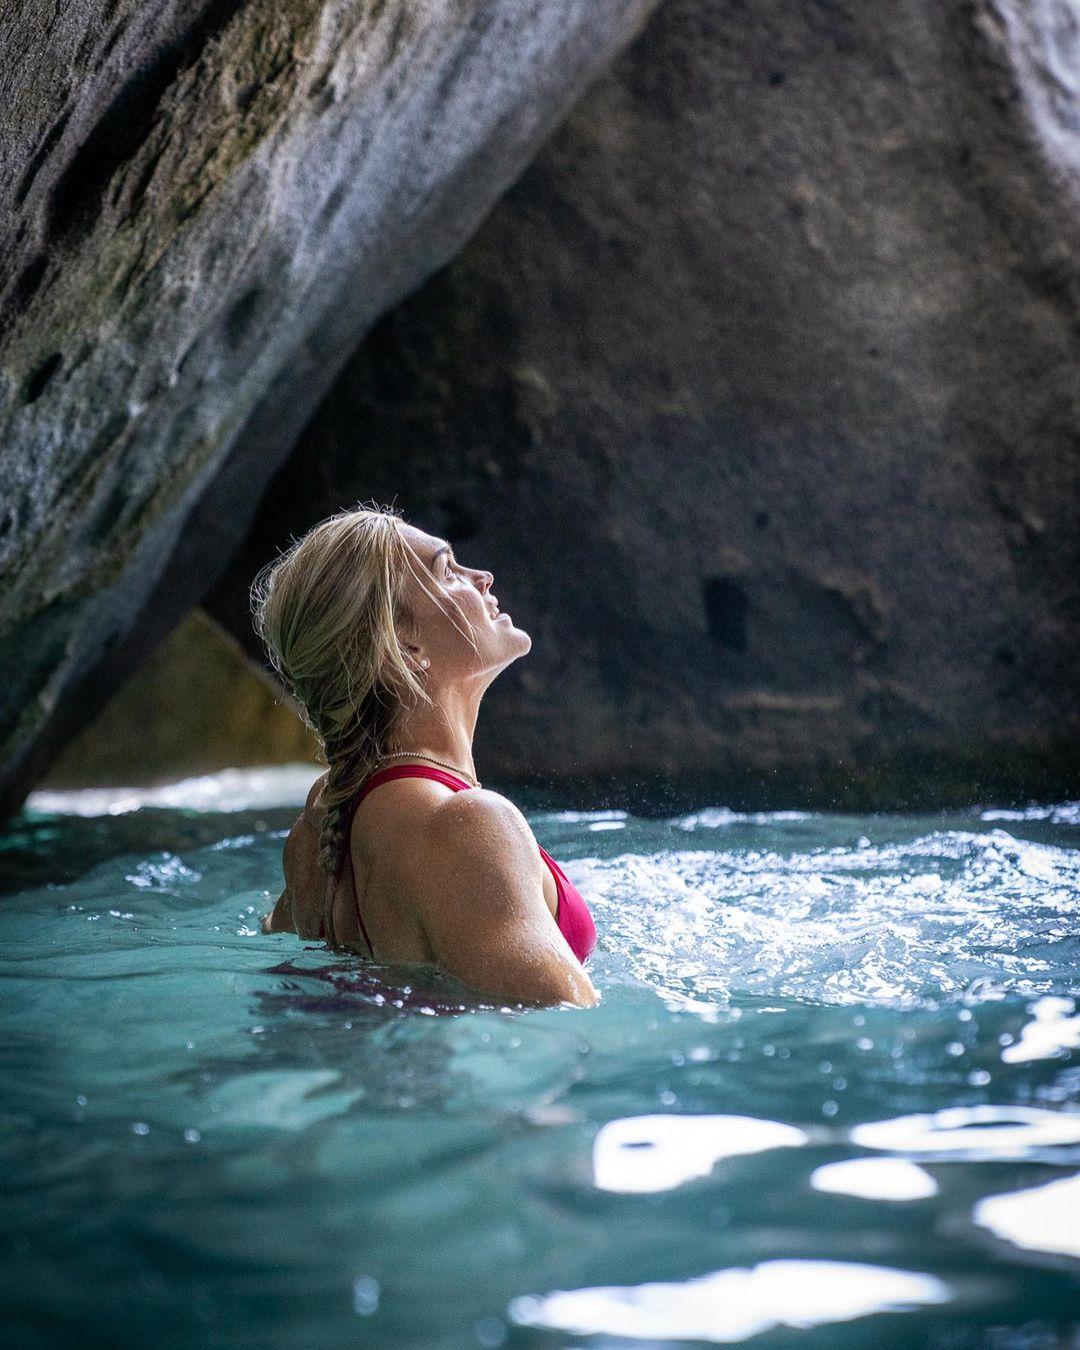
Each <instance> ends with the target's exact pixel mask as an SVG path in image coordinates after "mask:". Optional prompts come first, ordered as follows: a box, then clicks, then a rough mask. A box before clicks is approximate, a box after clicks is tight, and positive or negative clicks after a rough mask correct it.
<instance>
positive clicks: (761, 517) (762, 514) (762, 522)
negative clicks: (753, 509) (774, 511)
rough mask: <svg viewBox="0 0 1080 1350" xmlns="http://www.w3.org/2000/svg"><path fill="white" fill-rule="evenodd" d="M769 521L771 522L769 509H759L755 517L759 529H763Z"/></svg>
mask: <svg viewBox="0 0 1080 1350" xmlns="http://www.w3.org/2000/svg"><path fill="white" fill-rule="evenodd" d="M768 523H769V513H768V511H759V512H758V513H757V515H756V516H755V517H754V524H755V525H756V526H757V527H758V529H759V530H763V529H764V528H765V526H766V525H768Z"/></svg>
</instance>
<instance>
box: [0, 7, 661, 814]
mask: <svg viewBox="0 0 1080 1350" xmlns="http://www.w3.org/2000/svg"><path fill="white" fill-rule="evenodd" d="M651 7H652V4H651V0H576V2H574V3H569V4H567V3H560V4H552V3H549V2H548V0H494V2H493V3H486V4H483V5H481V4H476V3H463V2H462V0H423V2H422V3H421V2H420V0H413V2H412V3H410V0H362V2H361V0H354V2H353V3H345V0H327V2H326V3H317V2H316V0H296V2H295V3H285V4H284V5H282V4H276V3H275V4H271V3H269V0H247V2H246V3H245V2H244V0H203V3H201V4H200V5H188V4H180V3H155V4H136V3H134V0H84V3H80V4H74V5H69V6H64V7H56V6H54V5H51V4H48V5H46V4H42V3H31V4H28V5H26V6H24V7H22V8H21V9H20V10H19V11H18V12H17V14H16V15H15V16H14V18H13V20H12V21H11V23H10V24H9V26H8V27H7V28H6V30H5V60H4V62H3V70H2V72H0V96H2V106H3V108H4V114H3V118H2V122H3V125H2V127H0V147H2V154H0V159H2V168H0V174H2V178H0V203H2V215H3V221H4V228H3V231H2V239H3V243H2V248H3V263H2V267H0V284H2V293H0V316H2V324H3V330H2V336H0V400H2V402H0V447H2V449H0V482H2V483H3V493H2V500H0V677H2V678H0V766H2V768H0V813H6V812H7V811H10V810H11V809H13V808H14V807H16V806H17V805H18V803H19V802H20V801H21V800H22V797H23V795H24V794H25V792H26V791H27V790H28V788H29V787H30V786H31V785H32V783H33V782H34V781H35V780H36V778H37V777H39V776H40V774H41V772H42V771H43V770H44V769H45V767H46V766H47V765H48V763H49V762H50V761H51V760H52V758H53V757H54V756H55V755H56V753H57V752H58V750H59V749H60V748H61V747H62V746H63V745H64V744H65V743H66V741H68V740H69V739H70V737H71V736H72V735H73V734H74V733H75V732H76V731H77V730H78V729H79V728H80V727H81V726H82V725H84V724H85V723H86V722H87V721H88V720H89V719H90V718H91V717H92V715H93V713H94V712H95V711H96V710H97V709H99V708H100V707H101V706H103V704H104V703H105V701H106V699H107V698H108V696H109V695H110V694H111V693H112V691H113V690H114V689H115V687H116V684H117V682H118V680H119V679H120V678H122V677H123V676H124V675H126V674H127V673H129V671H130V670H132V669H133V668H134V667H135V666H137V665H138V664H139V662H140V661H141V660H143V659H145V657H146V656H147V655H148V653H149V652H150V651H151V650H153V648H154V647H155V646H156V644H157V643H158V642H160V641H161V640H162V639H163V638H164V637H165V636H166V635H167V634H168V633H169V632H170V631H171V630H172V629H173V628H174V627H175V626H176V624H177V623H178V622H179V621H180V619H181V618H182V617H183V615H184V614H185V613H186V612H187V611H188V610H189V609H190V608H191V607H192V605H194V604H195V603H197V601H198V599H199V597H200V595H201V593H202V592H203V591H204V590H205V589H206V587H207V586H209V585H210V584H211V583H212V582H213V580H214V579H215V577H216V575H217V574H218V572H219V571H220V570H221V568H222V567H223V566H224V565H225V563H226V562H227V561H228V558H229V556H230V555H231V553H232V551H233V550H234V548H235V547H236V545H237V543H238V542H239V541H240V540H241V539H242V538H243V535H244V532H245V530H246V528H247V525H248V524H249V522H250V518H251V514H252V512H253V510H254V506H255V504H256V502H257V500H258V496H259V492H260V490H261V489H262V487H263V486H264V485H265V483H266V482H267V481H268V479H269V478H270V476H271V475H272V474H273V472H274V470H275V469H276V468H277V467H279V466H280V464H281V462H282V460H283V458H284V457H285V456H286V455H287V453H288V451H289V450H290V449H291V447H292V445H293V443H294V441H295V438H296V435H297V433H298V432H299V430H300V428H301V427H302V426H303V424H304V422H305V421H306V420H307V418H308V416H309V415H310V413H311V411H312V410H313V408H314V407H315V406H317V403H318V401H319V399H320V397H321V396H322V395H323V394H324V393H325V392H326V390H327V388H328V387H329V385H330V383H331V382H332V379H333V377H334V375H335V374H336V373H337V371H338V369H339V368H340V366H341V364H342V363H343V361H344V360H345V359H346V357H347V356H348V355H349V353H350V352H351V351H352V350H354V348H355V346H356V344H357V342H358V341H359V339H360V337H361V336H362V335H363V334H364V332H365V331H366V330H367V329H368V328H369V326H370V325H371V324H372V323H373V322H374V321H375V320H376V319H377V318H378V316H379V315H380V314H382V313H383V312H384V311H385V310H387V309H388V308H389V307H390V306H392V305H393V304H394V303H396V302H397V301H398V300H400V299H401V297H402V296H403V295H405V294H406V293H407V292H408V291H410V290H411V289H412V288H414V287H415V286H416V285H418V284H419V283H420V282H421V281H422V280H423V279H424V278H425V277H426V276H428V275H430V274H431V273H432V272H433V271H434V270H435V269H437V268H438V267H439V266H440V265H441V264H443V263H445V262H446V260H447V259H448V258H449V257H451V256H452V255H453V254H454V252H456V250H457V249H458V248H459V247H460V245H461V244H462V242H463V241H464V240H465V239H466V238H467V237H468V236H469V234H470V233H471V232H472V231H473V230H474V228H475V227H476V225H477V223H478V222H479V221H480V220H481V219H482V217H483V215H484V214H485V212H486V211H487V210H488V209H489V208H490V206H491V204H492V203H493V202H494V201H495V200H496V198H497V197H498V195H499V194H500V193H501V192H502V191H503V190H504V189H505V188H506V186H507V185H508V184H509V183H511V182H512V181H513V180H514V178H515V177H516V176H517V175H518V174H519V173H520V172H521V170H522V169H523V168H524V166H525V165H526V164H527V163H528V161H529V159H530V158H531V157H532V155H533V154H534V152H535V150H536V148H537V146H538V145H539V144H540V143H541V142H542V140H543V139H544V138H545V137H546V136H547V135H548V134H549V132H550V130H551V128H552V127H553V126H554V125H555V124H556V123H557V121H558V120H559V118H560V117H561V116H563V115H564V114H565V112H566V111H567V109H568V108H569V107H570V106H571V105H572V103H573V101H574V100H575V99H576V98H577V97H578V96H579V95H580V93H581V91H582V90H583V88H585V87H586V85H587V84H588V82H589V81H590V80H591V79H592V78H594V77H595V76H596V75H597V74H598V73H599V72H600V71H602V70H603V69H604V68H605V66H606V65H607V63H608V61H609V60H610V58H611V56H612V54H613V53H614V52H615V51H616V50H618V48H619V47H620V46H621V45H622V44H623V43H625V42H626V41H627V40H629V38H630V37H631V36H632V35H633V34H634V33H635V32H636V30H637V29H638V27H639V26H640V23H641V21H642V20H643V18H644V17H645V15H646V14H647V12H648V11H649V10H650V9H651Z"/></svg>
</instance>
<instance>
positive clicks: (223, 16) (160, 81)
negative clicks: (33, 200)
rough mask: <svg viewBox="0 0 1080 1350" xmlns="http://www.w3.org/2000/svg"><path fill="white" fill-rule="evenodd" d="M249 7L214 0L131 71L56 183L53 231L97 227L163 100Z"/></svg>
mask: <svg viewBox="0 0 1080 1350" xmlns="http://www.w3.org/2000/svg"><path fill="white" fill-rule="evenodd" d="M242 7H243V0H209V3H207V4H205V5H203V7H202V9H201V11H199V13H198V14H197V15H196V16H195V18H194V19H193V20H192V21H191V23H190V24H189V25H188V27H187V29H186V30H185V31H183V32H182V33H180V34H179V35H178V36H177V37H175V38H174V39H173V40H172V41H171V42H166V43H165V44H164V46H163V47H162V48H161V50H160V51H159V52H158V53H157V55H156V57H155V58H154V59H153V60H151V61H149V62H148V63H146V64H144V65H141V66H136V67H135V68H134V69H132V70H130V71H129V72H126V79H125V82H124V84H123V85H122V86H121V88H120V91H119V93H118V94H117V96H116V98H115V99H114V100H113V102H112V103H111V104H110V106H109V107H108V108H107V109H106V110H105V112H104V113H103V115H102V117H101V118H100V120H99V121H98V123H97V124H96V126H95V127H94V128H93V130H92V131H90V133H89V134H88V135H87V137H86V139H85V140H84V141H83V143H82V145H81V146H80V147H79V149H78V150H77V151H76V153H75V154H74V156H73V157H72V160H71V163H70V164H69V165H68V166H67V168H66V169H65V170H64V172H63V174H62V175H61V176H60V178H59V179H58V181H57V184H56V186H55V188H54V189H53V192H52V196H51V199H50V202H49V212H48V217H49V224H48V228H49V233H50V234H51V236H52V237H53V239H54V240H68V239H72V238H75V239H81V238H83V237H85V235H86V234H87V233H89V231H90V230H91V229H92V228H93V226H94V224H95V223H96V221H97V217H98V214H99V212H100V210H101V205H102V201H103V200H104V197H105V190H106V188H107V187H108V186H109V183H110V181H111V180H112V177H113V175H114V174H115V173H116V172H117V170H118V169H119V168H120V167H121V166H122V165H124V164H126V163H127V162H128V161H129V160H130V159H132V158H133V157H134V156H135V155H136V154H137V152H138V151H139V149H140V147H141V146H142V145H143V144H144V143H145V142H146V140H147V139H148V137H149V136H150V133H151V130H152V128H153V125H154V118H155V117H156V115H157V110H158V106H159V105H160V103H161V101H162V99H163V98H164V97H165V93H166V91H167V90H168V88H169V86H170V85H171V84H173V82H174V81H175V80H176V78H177V77H178V76H179V75H180V74H181V73H182V72H183V71H185V70H187V69H188V68H189V67H190V66H192V65H194V63H195V62H196V61H198V59H199V58H200V56H201V55H202V53H203V52H204V50H205V49H206V47H207V45H208V44H209V43H210V42H212V41H213V40H214V39H215V38H216V37H217V36H218V35H219V34H220V33H221V32H222V31H223V29H224V28H225V27H226V26H227V25H228V23H229V22H230V21H231V20H232V18H233V17H234V15H235V14H236V13H237V12H238V11H239V10H240V9H241V8H242Z"/></svg>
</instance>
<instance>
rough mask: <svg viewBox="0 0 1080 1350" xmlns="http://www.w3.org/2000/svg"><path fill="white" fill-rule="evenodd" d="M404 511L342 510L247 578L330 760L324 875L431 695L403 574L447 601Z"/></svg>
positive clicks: (268, 639) (281, 668)
mask: <svg viewBox="0 0 1080 1350" xmlns="http://www.w3.org/2000/svg"><path fill="white" fill-rule="evenodd" d="M400 520H401V517H400V514H399V513H398V512H397V511H395V510H394V508H393V507H392V506H378V505H376V504H374V503H372V504H371V505H370V506H365V505H360V506H358V507H356V508H353V509H350V510H344V511H339V512H337V514H335V515H333V516H330V517H329V518H328V519H326V520H323V521H321V522H320V523H319V524H318V525H316V526H314V527H313V528H312V529H311V530H309V531H308V533H307V534H305V535H304V536H303V537H302V538H301V539H297V540H294V541H293V542H292V543H291V544H290V546H289V548H288V549H286V550H285V552H284V553H282V554H281V555H280V556H279V557H277V558H275V559H274V560H273V562H270V563H268V564H267V565H266V566H265V567H263V568H262V569H261V571H260V572H259V573H258V575H257V576H256V577H255V580H254V581H253V582H252V585H251V593H250V598H251V608H252V612H253V622H254V627H255V631H256V633H257V634H258V635H259V638H260V639H261V641H262V643H263V646H264V647H265V649H266V653H267V656H268V658H269V660H270V663H271V665H272V666H273V667H274V669H275V670H276V671H277V673H278V675H279V676H280V677H281V679H282V681H283V682H284V684H285V687H286V688H287V689H288V691H289V692H290V693H291V694H292V696H293V697H294V698H295V699H296V702H297V704H298V708H299V711H300V715H301V717H302V718H303V720H304V721H305V722H306V723H307V725H308V726H309V727H311V729H312V730H313V731H314V732H315V734H316V735H317V736H318V738H319V742H320V745H321V747H322V750H323V754H324V756H325V758H326V763H327V765H328V766H329V769H330V772H329V774H328V776H327V780H326V783H325V784H324V786H323V791H322V797H321V799H320V804H321V806H322V807H324V808H325V810H324V814H323V819H322V825H321V829H320V833H319V854H318V860H319V867H320V868H321V869H322V870H323V871H324V872H325V873H327V875H328V876H335V875H336V874H337V871H338V869H339V867H340V865H341V861H342V858H343V855H344V850H345V846H346V829H347V825H348V822H347V821H346V819H345V817H346V812H347V808H348V806H349V804H350V802H351V801H352V799H353V797H354V796H355V795H356V793H357V791H358V790H359V788H360V786H361V784H362V783H363V782H364V780H365V779H366V778H367V777H368V776H369V775H370V774H371V773H372V771H373V770H374V768H375V766H376V765H377V764H378V763H379V761H380V760H381V759H382V758H383V756H384V755H385V754H386V753H387V751H388V750H390V749H393V748H394V745H393V742H394V737H395V733H396V732H397V731H398V730H399V728H400V726H401V723H402V722H403V720H404V718H405V715H406V713H407V712H408V711H410V710H411V709H412V708H413V707H415V706H416V705H417V704H418V703H426V704H428V705H429V706H430V705H431V699H430V697H429V696H428V694H427V692H426V690H425V689H424V687H423V685H422V684H421V683H420V681H419V679H418V678H417V676H416V675H415V674H414V673H413V666H412V663H411V661H410V660H409V658H408V655H407V653H406V652H405V650H404V648H403V646H402V643H401V641H400V639H399V637H398V628H399V627H400V628H402V629H403V630H406V631H408V630H410V629H413V628H414V627H415V616H414V615H413V614H411V613H410V612H409V609H408V606H407V603H406V576H407V574H409V573H411V574H412V575H413V576H414V577H416V578H417V580H418V581H419V583H420V585H421V586H422V587H423V589H424V590H426V591H427V593H428V594H429V595H431V596H432V598H433V599H434V600H435V602H436V604H438V605H439V606H440V608H443V610H444V612H445V605H444V604H443V598H442V597H440V595H439V594H438V593H436V592H435V591H434V590H433V589H432V587H431V584H430V578H428V579H427V580H425V579H424V577H423V576H422V575H421V574H420V573H419V572H418V571H417V568H416V566H415V563H414V553H413V550H412V548H411V546H410V545H409V543H408V541H407V540H406V539H405V537H404V536H403V534H402V533H401V530H400V529H399V524H400ZM425 570H426V569H425ZM471 640H472V639H471V638H470V641H471Z"/></svg>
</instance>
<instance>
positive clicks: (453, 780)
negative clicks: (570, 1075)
mask: <svg viewBox="0 0 1080 1350" xmlns="http://www.w3.org/2000/svg"><path fill="white" fill-rule="evenodd" d="M395 778H433V779H435V781H436V782H437V783H444V784H445V785H446V786H447V787H449V788H453V789H454V791H455V792H461V791H463V790H465V789H468V788H471V787H472V784H471V783H467V782H465V780H464V779H463V778H458V776H457V775H456V774H451V773H447V772H446V771H445V770H443V769H436V768H434V767H431V768H429V767H428V765H426V764H394V765H391V767H390V768H388V769H380V770H379V772H378V773H375V774H372V775H371V777H370V778H368V779H367V781H366V782H365V783H364V784H363V786H362V787H361V788H360V791H359V792H358V793H357V794H356V796H355V798H354V799H353V803H352V806H351V807H350V809H349V812H348V816H347V829H346V836H345V837H346V838H348V837H349V835H348V826H351V824H352V817H353V812H354V811H355V810H356V808H357V807H358V806H359V805H360V803H361V802H362V801H363V800H364V798H365V797H366V796H367V794H368V793H369V792H370V791H371V790H372V789H373V788H376V787H378V786H379V785H380V784H381V783H389V782H391V781H392V780H393V779H395ZM346 852H347V850H346ZM540 856H541V857H542V858H543V860H544V861H545V862H546V863H547V865H548V867H549V868H550V869H551V874H552V876H553V877H554V878H555V889H556V891H557V893H558V896H559V903H558V906H557V908H556V911H555V922H556V923H557V924H558V926H559V932H560V933H562V935H563V937H564V938H565V939H566V941H567V945H568V946H569V948H570V950H571V951H572V952H573V953H574V955H575V956H576V957H577V959H578V960H579V961H582V962H583V961H585V959H586V958H587V957H588V956H589V954H590V953H591V952H592V949H593V948H594V947H595V946H596V925H595V924H594V923H593V919H592V915H591V914H590V913H589V907H588V905H586V903H585V900H584V898H583V897H582V895H581V892H580V891H579V890H578V889H577V887H576V886H575V885H574V883H573V882H572V881H571V880H570V878H569V877H568V876H567V875H566V873H565V872H564V871H563V870H562V868H561V867H560V866H559V864H558V863H557V862H556V861H555V859H554V858H553V857H552V856H551V854H550V853H547V852H545V850H544V849H542V848H541V849H540ZM344 862H345V858H344V856H343V857H342V864H344ZM351 870H352V869H351V868H350V871H351ZM340 871H341V868H340V867H339V868H338V872H339V873H340ZM353 895H354V896H355V898H356V917H357V919H358V920H359V921H360V932H361V933H362V934H363V935H364V941H365V942H366V943H367V947H368V951H369V952H370V953H371V955H372V957H374V955H375V949H374V947H372V945H371V939H370V938H369V937H368V933H367V929H366V928H365V927H364V920H363V917H362V915H361V913H360V897H359V896H358V895H357V894H356V874H355V873H354V874H353Z"/></svg>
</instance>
